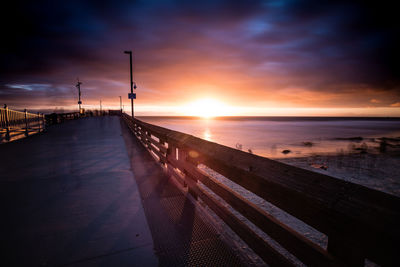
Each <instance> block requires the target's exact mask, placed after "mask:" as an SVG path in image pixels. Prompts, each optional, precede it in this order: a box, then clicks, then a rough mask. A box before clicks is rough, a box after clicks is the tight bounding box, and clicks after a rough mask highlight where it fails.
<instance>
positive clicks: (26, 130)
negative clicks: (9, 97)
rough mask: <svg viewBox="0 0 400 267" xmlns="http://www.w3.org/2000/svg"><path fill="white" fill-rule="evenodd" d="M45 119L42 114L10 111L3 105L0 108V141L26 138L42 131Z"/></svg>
mask: <svg viewBox="0 0 400 267" xmlns="http://www.w3.org/2000/svg"><path fill="white" fill-rule="evenodd" d="M44 127H45V117H44V114H43V113H39V112H38V113H37V114H34V113H29V112H27V111H26V109H25V111H24V112H21V111H15V110H11V109H9V108H8V107H7V105H4V108H0V141H10V140H13V139H15V138H18V136H21V135H25V136H28V135H30V134H33V133H38V132H41V131H43V130H44Z"/></svg>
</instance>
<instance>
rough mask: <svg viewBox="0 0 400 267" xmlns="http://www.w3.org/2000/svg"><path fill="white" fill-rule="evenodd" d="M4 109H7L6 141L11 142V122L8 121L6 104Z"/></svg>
mask: <svg viewBox="0 0 400 267" xmlns="http://www.w3.org/2000/svg"><path fill="white" fill-rule="evenodd" d="M4 109H5V117H6V140H7V141H10V122H9V119H8V115H9V114H8V107H7V104H4Z"/></svg>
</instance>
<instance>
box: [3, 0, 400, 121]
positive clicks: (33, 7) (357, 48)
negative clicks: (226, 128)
mask: <svg viewBox="0 0 400 267" xmlns="http://www.w3.org/2000/svg"><path fill="white" fill-rule="evenodd" d="M324 2H325V1H295V0H292V1H280V0H273V1H256V0H247V1H238V0H236V1H219V0H212V1H208V0H202V1H182V0H181V1H173V0H165V1H152V0H146V1H145V0H143V1H118V0H114V1H109V2H103V1H95V0H93V1H73V0H72V1H40V0H39V1H27V2H24V1H18V0H16V1H12V6H9V7H7V8H5V7H4V8H2V11H1V13H2V14H1V18H0V20H1V30H2V41H1V44H0V46H1V55H0V60H1V61H0V99H1V100H2V104H3V103H4V104H5V103H7V104H8V106H9V107H10V108H15V109H19V108H24V107H28V108H30V109H56V108H57V109H61V108H64V109H73V108H77V104H76V102H77V89H76V88H75V84H76V79H77V77H79V79H80V80H81V81H82V83H83V84H82V98H83V104H84V107H86V108H96V107H98V103H99V100H100V99H101V100H102V102H103V106H105V107H110V108H118V107H119V96H122V97H123V101H124V105H125V108H126V110H127V111H128V110H129V103H128V98H127V94H128V92H129V90H130V87H129V57H128V55H126V54H124V53H123V51H124V50H133V53H134V79H135V81H136V83H137V85H138V89H137V92H136V93H137V97H138V98H137V100H136V102H135V105H136V110H137V114H138V115H182V114H183V113H185V110H187V109H185V107H187V106H188V105H190V103H193V102H194V103H206V102H207V101H205V102H201V101H203V100H204V99H208V100H209V101H214V102H213V103H214V104H215V103H217V104H218V105H219V104H220V105H221V106H222V107H223V108H226V112H225V113H226V114H223V115H323V116H325V115H341V116H342V115H370V116H400V73H399V70H398V69H399V68H398V61H399V59H400V56H399V51H398V50H397V49H398V48H399V47H400V41H399V36H400V32H399V26H398V25H399V23H398V21H397V17H398V14H396V10H397V9H396V8H395V7H394V6H392V5H390V4H389V2H388V3H385V1H375V4H374V5H372V4H371V5H370V4H365V3H364V1H359V2H350V1H335V3H334V4H332V3H327V2H326V3H324ZM396 67H397V68H396ZM196 101H197V102H196ZM199 101H200V102H199ZM221 113H224V112H221ZM183 115H187V114H183Z"/></svg>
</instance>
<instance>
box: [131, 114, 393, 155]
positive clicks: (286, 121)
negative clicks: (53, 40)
mask: <svg viewBox="0 0 400 267" xmlns="http://www.w3.org/2000/svg"><path fill="white" fill-rule="evenodd" d="M139 119H140V120H142V121H145V122H148V123H151V124H155V125H158V126H162V127H165V128H168V129H172V130H176V131H180V132H184V133H187V134H191V135H194V136H197V137H199V138H202V139H205V140H208V141H212V142H216V143H219V144H223V145H226V146H229V147H233V148H238V149H241V150H243V151H249V150H250V151H251V152H252V153H254V154H257V155H261V156H265V157H269V158H287V157H306V156H310V155H316V154H329V153H338V152H346V151H350V150H354V149H357V148H359V149H360V148H362V149H364V148H368V149H370V150H373V149H378V147H379V144H380V139H379V138H382V137H387V138H400V119H399V118H340V117H336V118H333V117H330V118H327V117H318V118H316V117H224V118H211V119H203V118H192V117H139ZM284 150H287V151H286V152H288V151H290V152H288V153H283V151H284Z"/></svg>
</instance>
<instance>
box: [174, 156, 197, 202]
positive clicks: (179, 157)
mask: <svg viewBox="0 0 400 267" xmlns="http://www.w3.org/2000/svg"><path fill="white" fill-rule="evenodd" d="M187 157H188V153H187V151H186V150H184V149H178V159H179V161H180V162H181V163H182V165H183V166H185V165H186V164H189V163H188V162H187ZM182 171H183V173H184V174H185V182H186V180H187V179H191V180H192V181H193V182H195V183H197V179H196V178H195V177H193V176H190V177H189V175H190V174H189V173H188V172H187V171H186V170H182ZM188 192H189V194H191V195H192V197H193V198H194V199H196V200H197V199H198V195H197V194H196V192H195V191H193V190H192V188H191V187H190V186H189V188H188Z"/></svg>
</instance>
